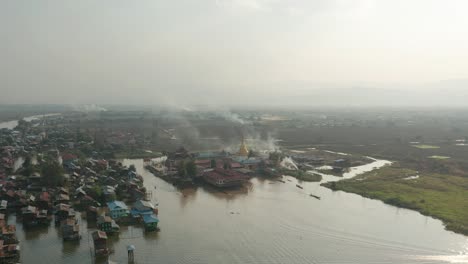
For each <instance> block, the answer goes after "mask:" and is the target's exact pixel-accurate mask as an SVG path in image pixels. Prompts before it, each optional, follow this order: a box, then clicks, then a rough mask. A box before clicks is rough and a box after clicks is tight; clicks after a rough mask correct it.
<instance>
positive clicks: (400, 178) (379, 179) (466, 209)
mask: <svg viewBox="0 0 468 264" xmlns="http://www.w3.org/2000/svg"><path fill="white" fill-rule="evenodd" d="M416 175H418V176H419V177H415V176H416ZM323 186H325V187H328V188H330V189H332V190H342V191H346V192H351V193H356V194H359V195H362V196H364V197H367V198H371V199H378V200H381V201H383V202H385V203H387V204H391V205H394V206H398V207H402V208H408V209H413V210H416V211H418V212H420V213H422V214H423V215H428V216H432V217H434V218H438V219H440V220H442V221H443V222H444V224H445V226H446V228H447V229H448V230H451V231H454V232H457V233H462V234H465V235H468V204H467V202H466V201H468V192H467V191H466V190H467V189H468V177H462V176H454V175H450V174H440V173H421V172H418V171H416V170H412V169H408V168H403V167H401V166H400V165H399V164H393V165H391V166H387V167H383V168H381V169H379V170H376V171H372V172H368V173H364V174H362V175H359V176H357V177H355V178H352V179H347V180H342V181H338V182H329V183H325V184H323Z"/></svg>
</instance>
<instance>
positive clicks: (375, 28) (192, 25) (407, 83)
mask: <svg viewBox="0 0 468 264" xmlns="http://www.w3.org/2000/svg"><path fill="white" fill-rule="evenodd" d="M467 8H468V2H466V1H462V0H458V1H450V2H446V1H441V0H438V1H436V0H430V1H428V0H414V1H403V0H398V1H371V0H362V1H347V0H320V1H310V0H290V1H286V0H283V1H282V0H200V1H193V0H178V1H152V0H142V1H138V2H134V1H123V0H122V1H121V0H112V1H111V0H107V1H93V0H80V1H63V0H49V1H26V0H15V1H2V2H1V3H0V34H1V35H2V36H3V38H2V41H1V42H0V57H1V58H2V59H1V60H0V69H1V70H0V92H1V96H0V104H7V103H8V104H11V103H34V104H42V103H44V104H45V103H47V104H50V103H53V104H164V105H195V104H196V105H230V106H236V105H264V106H276V105H278V106H288V105H290V106H291V105H299V106H301V105H303V106H306V105H324V106H332V105H349V106H387V105H388V106H408V105H416V106H464V105H465V104H466V103H465V102H466V99H468V89H467V88H468V73H467V70H466V69H468V49H467V48H466V47H467V46H468V45H467V44H468V34H467V33H468V32H467V31H468V17H466V16H465V15H464V11H465V10H466V9H467Z"/></svg>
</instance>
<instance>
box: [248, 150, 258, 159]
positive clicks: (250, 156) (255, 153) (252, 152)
mask: <svg viewBox="0 0 468 264" xmlns="http://www.w3.org/2000/svg"><path fill="white" fill-rule="evenodd" d="M256 156H257V152H256V151H255V150H253V149H251V150H249V156H248V157H249V158H252V157H256Z"/></svg>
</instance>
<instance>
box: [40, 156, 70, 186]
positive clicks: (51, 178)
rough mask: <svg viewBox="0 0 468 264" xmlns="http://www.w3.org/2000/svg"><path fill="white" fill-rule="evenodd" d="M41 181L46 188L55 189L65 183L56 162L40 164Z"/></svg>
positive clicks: (60, 167) (60, 166) (60, 168)
mask: <svg viewBox="0 0 468 264" xmlns="http://www.w3.org/2000/svg"><path fill="white" fill-rule="evenodd" d="M41 175H42V181H43V183H44V184H45V185H46V186H49V187H57V186H63V185H64V183H65V177H64V170H63V167H62V165H60V164H59V163H58V162H57V161H50V160H49V161H45V162H44V163H42V164H41Z"/></svg>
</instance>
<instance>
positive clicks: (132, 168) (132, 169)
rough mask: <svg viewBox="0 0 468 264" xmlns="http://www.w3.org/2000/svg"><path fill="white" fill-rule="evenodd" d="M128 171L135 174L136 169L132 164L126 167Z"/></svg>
mask: <svg viewBox="0 0 468 264" xmlns="http://www.w3.org/2000/svg"><path fill="white" fill-rule="evenodd" d="M128 169H129V170H131V171H133V172H136V167H135V165H134V164H132V165H130V166H129V167H128Z"/></svg>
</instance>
